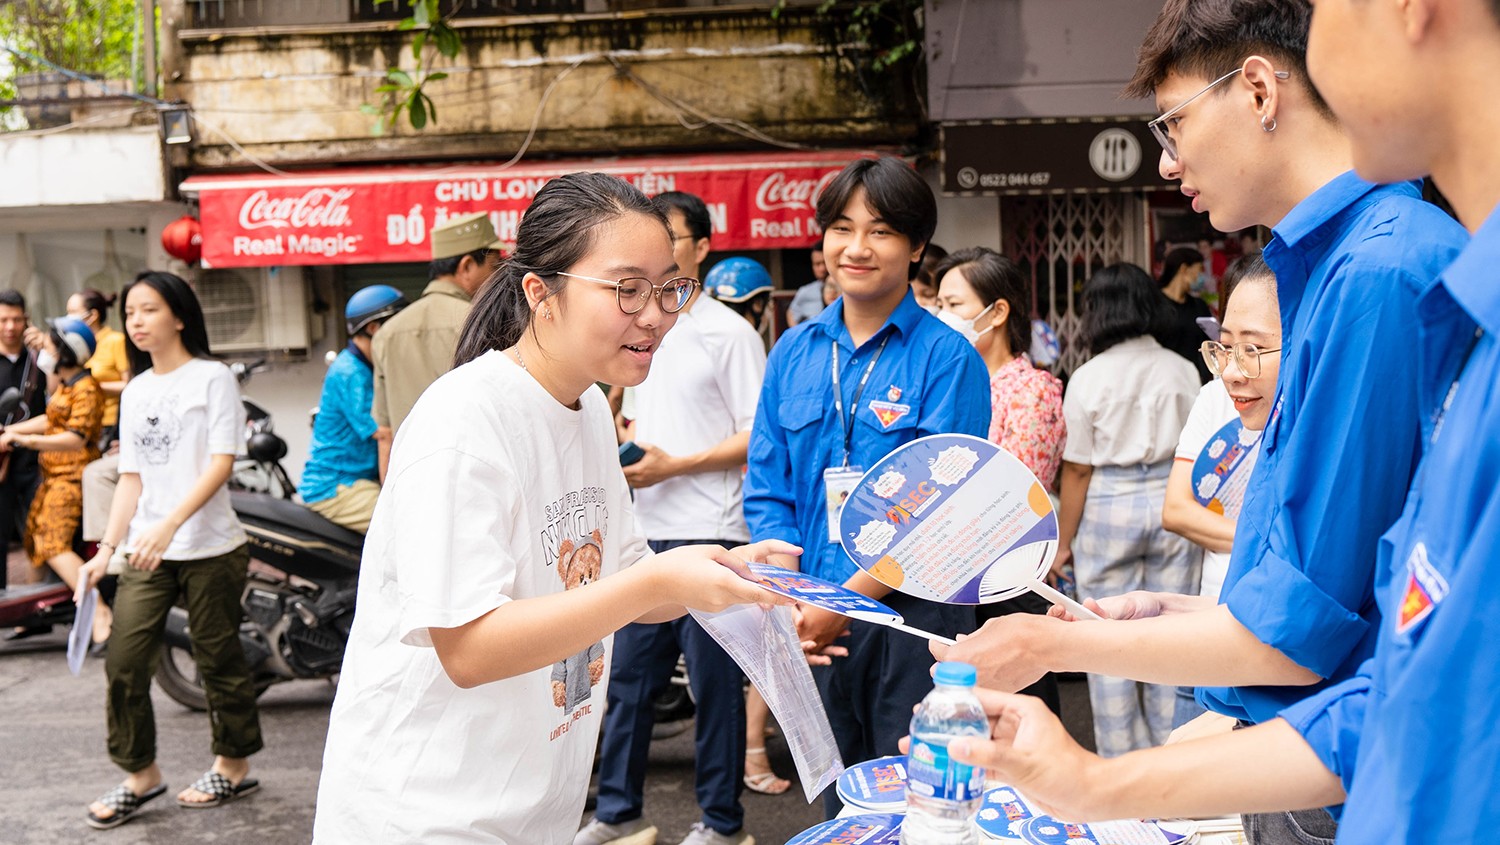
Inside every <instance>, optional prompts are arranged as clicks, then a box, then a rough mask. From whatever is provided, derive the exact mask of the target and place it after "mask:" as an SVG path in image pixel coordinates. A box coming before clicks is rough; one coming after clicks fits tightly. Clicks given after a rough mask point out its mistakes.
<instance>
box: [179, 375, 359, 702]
mask: <svg viewBox="0 0 1500 845" xmlns="http://www.w3.org/2000/svg"><path fill="white" fill-rule="evenodd" d="M263 363H264V362H256V363H254V364H250V365H247V366H243V367H239V368H238V369H236V370H235V375H236V377H237V378H238V379H239V381H240V384H241V386H242V387H243V386H245V385H246V384H247V383H248V382H249V377H250V375H251V374H252V373H254V372H256V371H257V370H258V368H259V367H260V366H261V365H262V364H263ZM245 410H246V444H245V457H244V459H243V460H241V461H237V462H236V464H235V471H234V473H233V474H232V475H231V478H230V494H229V498H230V502H231V503H232V505H233V507H234V512H235V515H236V516H238V517H239V521H240V524H241V525H242V526H243V527H244V530H245V535H246V538H247V539H248V541H249V544H250V572H249V578H248V580H247V582H246V585H245V592H244V594H243V595H242V597H241V600H240V605H241V607H242V608H243V610H244V614H245V615H244V619H243V620H242V621H241V623H240V644H241V646H242V647H243V648H244V650H245V658H246V660H247V661H248V662H249V664H250V670H251V676H252V678H253V680H254V683H255V689H256V693H257V695H258V694H260V693H263V692H265V691H266V690H267V689H269V688H270V687H271V686H273V685H275V684H278V683H282V682H285V681H291V680H298V679H309V678H311V679H323V680H328V681H330V682H333V681H334V680H335V679H336V678H337V675H338V672H339V668H340V666H341V665H342V664H343V660H344V647H345V646H346V645H347V643H348V640H349V627H350V625H351V624H353V621H354V595H355V589H356V587H357V585H358V582H359V560H360V555H361V554H362V552H363V549H364V539H365V538H364V535H363V534H359V533H357V532H354V531H350V530H348V529H347V528H343V527H341V526H339V525H335V524H334V523H332V522H330V521H328V520H327V519H324V518H323V517H321V516H319V515H318V514H316V513H314V512H313V511H311V510H309V509H308V508H306V507H304V506H303V505H300V504H298V503H296V502H294V501H292V500H291V497H292V495H293V494H294V493H295V492H296V489H297V488H296V485H294V484H293V483H292V480H291V477H290V476H289V475H288V474H287V471H286V468H285V467H284V466H283V465H282V463H281V459H282V458H284V457H286V453H287V447H286V441H285V440H282V439H281V437H280V436H279V435H277V434H276V433H275V430H274V427H273V426H272V422H271V415H270V413H269V412H268V411H266V410H265V409H264V408H262V407H260V406H259V405H257V404H255V403H254V402H253V401H252V400H250V399H248V398H246V399H245ZM189 624H190V621H189V619H188V615H187V611H186V610H184V609H183V608H181V607H176V608H173V609H172V611H171V612H170V614H169V615H168V617H167V626H166V633H165V637H164V638H163V643H162V655H161V661H160V664H159V666H158V668H157V673H156V682H157V685H158V686H159V687H161V689H162V691H163V692H165V693H166V694H167V696H168V697H170V698H171V699H172V700H173V701H176V702H178V703H179V704H182V705H184V706H186V707H190V708H193V709H196V710H206V709H207V708H208V701H207V698H206V697H205V696H204V693H203V683H202V677H201V676H200V674H199V672H198V668H197V665H196V664H195V663H194V662H193V658H192V641H191V638H190V637H189V634H188V630H189Z"/></svg>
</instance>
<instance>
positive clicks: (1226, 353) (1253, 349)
mask: <svg viewBox="0 0 1500 845" xmlns="http://www.w3.org/2000/svg"><path fill="white" fill-rule="evenodd" d="M1198 351H1199V352H1201V353H1203V363H1205V364H1207V365H1208V371H1209V372H1211V373H1213V374H1214V375H1216V376H1223V375H1224V370H1225V369H1227V368H1228V367H1229V359H1230V358H1231V357H1232V358H1233V359H1234V363H1235V366H1237V367H1239V368H1240V372H1242V373H1244V374H1245V378H1260V356H1262V355H1269V354H1271V353H1272V352H1280V351H1281V347H1277V348H1275V349H1261V348H1260V347H1259V346H1256V345H1255V344H1253V343H1236V344H1234V345H1233V346H1225V345H1224V344H1222V343H1219V342H1218V341H1216V340H1205V341H1203V345H1202V346H1200V347H1198Z"/></svg>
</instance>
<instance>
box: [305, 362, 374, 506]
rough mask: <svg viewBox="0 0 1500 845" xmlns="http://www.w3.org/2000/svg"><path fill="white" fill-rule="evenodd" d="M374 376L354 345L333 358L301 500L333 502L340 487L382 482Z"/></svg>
mask: <svg viewBox="0 0 1500 845" xmlns="http://www.w3.org/2000/svg"><path fill="white" fill-rule="evenodd" d="M374 401H375V373H374V370H373V369H372V368H371V366H370V361H369V359H368V358H366V357H365V356H364V355H361V354H360V351H359V350H358V349H356V348H355V346H354V344H353V343H350V344H349V345H348V347H346V348H345V349H344V351H343V352H340V353H339V355H338V357H337V358H335V359H333V365H332V366H330V367H329V368H328V374H327V375H325V376H324V377H323V395H322V397H321V398H320V399H319V400H318V420H317V422H315V423H314V424H313V432H312V445H311V447H310V448H309V450H308V451H309V454H308V458H307V466H306V467H304V468H303V470H302V488H301V493H302V501H304V502H321V501H323V500H324V499H331V498H333V496H334V494H336V493H338V488H339V485H340V484H353V483H354V482H355V481H358V480H359V479H361V478H364V479H369V480H370V481H374V480H376V479H377V478H379V477H380V475H379V473H380V469H379V460H380V458H379V454H378V452H377V451H376V447H375V418H374V417H372V416H370V406H371V404H372V403H373V402H374Z"/></svg>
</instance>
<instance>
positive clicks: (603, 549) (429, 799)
mask: <svg viewBox="0 0 1500 845" xmlns="http://www.w3.org/2000/svg"><path fill="white" fill-rule="evenodd" d="M671 237H672V236H671V232H670V230H669V228H668V225H667V221H666V219H665V218H664V217H663V216H662V215H661V213H660V212H659V211H657V210H656V209H655V208H654V207H653V206H652V205H651V203H650V201H649V200H648V199H647V198H646V197H645V195H643V194H642V193H640V191H638V190H636V189H635V188H634V187H632V186H630V185H629V184H628V183H626V182H624V181H622V180H620V179H617V178H615V177H612V176H606V175H603V174H596V173H573V174H569V175H567V176H563V177H560V178H558V179H555V180H553V181H551V182H549V183H548V184H547V185H546V186H544V187H543V188H542V189H541V190H540V191H539V192H538V193H537V195H536V198H535V200H534V201H533V202H532V205H531V207H530V208H529V209H528V210H527V212H526V214H525V216H524V217H523V218H522V220H521V225H520V228H519V230H518V232H517V239H516V250H515V252H514V253H513V254H512V255H510V256H509V257H508V258H507V259H506V261H505V262H504V263H503V264H502V266H501V268H500V269H499V270H498V271H497V273H496V274H495V276H494V277H493V278H492V279H491V280H490V281H489V282H488V283H487V284H486V286H485V288H484V289H483V290H482V291H481V292H480V294H479V296H478V297H477V298H476V299H475V301H474V305H473V308H472V310H471V311H470V314H469V317H468V320H467V321H466V323H465V325H464V330H463V334H462V337H461V339H460V342H459V348H458V354H457V356H456V361H455V363H456V366H455V368H454V369H453V370H452V371H451V372H449V373H448V374H446V375H444V376H443V377H442V378H439V379H438V380H437V381H436V382H434V383H433V385H432V386H431V387H429V388H428V389H427V391H426V392H425V393H423V395H422V398H421V399H420V400H419V401H418V402H417V405H416V408H415V409H414V410H413V411H412V414H411V416H409V417H407V419H406V422H405V423H404V424H403V425H402V426H401V431H400V432H399V433H398V435H397V437H396V442H395V446H394V450H393V456H392V460H391V467H390V472H389V474H388V475H387V478H386V483H385V487H384V489H383V490H382V492H381V496H380V502H379V504H378V505H377V506H376V509H375V516H374V519H373V521H372V522H371V525H370V532H369V535H368V537H367V539H366V541H365V555H364V561H363V564H362V568H361V572H360V583H359V599H358V606H359V609H358V611H357V612H356V614H355V620H354V626H353V630H352V631H351V632H350V640H349V647H348V650H347V652H346V654H345V658H344V664H343V674H342V676H341V678H340V682H339V690H338V695H337V697H336V699H335V701H334V705H333V713H332V716H331V719H330V724H329V729H328V744H327V748H326V750H325V752H324V759H323V777H322V782H321V783H320V785H319V789H318V811H317V819H316V821H315V823H314V830H313V838H314V841H315V842H318V843H324V845H335V843H359V845H367V843H372V842H380V843H404V842H421V843H442V842H503V843H511V845H554V844H555V843H556V844H560V843H568V842H571V841H572V839H573V835H574V833H575V832H576V831H577V828H578V820H579V817H580V815H581V814H582V811H583V804H584V798H585V796H586V793H587V790H588V782H589V772H590V768H591V764H592V760H593V756H594V749H595V741H596V738H597V735H598V731H599V725H600V719H601V717H602V715H603V710H604V700H605V699H604V693H605V685H606V684H607V683H608V678H609V659H610V651H611V639H612V637H611V635H612V634H613V633H614V632H615V631H616V630H618V629H619V628H621V627H623V626H624V625H626V624H627V623H629V622H636V621H643V622H661V621H666V620H668V619H671V618H675V617H677V616H679V615H681V614H682V613H683V612H684V606H689V607H693V608H699V609H704V610H720V609H723V608H726V607H728V606H730V605H733V604H737V603H744V602H768V603H769V602H777V601H778V600H777V599H776V598H775V597H774V596H772V595H771V594H770V593H767V592H765V591H764V590H762V589H760V588H759V587H756V586H755V585H754V584H753V583H752V582H750V581H748V580H746V579H745V577H744V576H746V575H748V572H747V571H746V570H745V568H744V565H743V562H742V559H743V558H752V557H763V556H764V555H765V554H766V553H769V552H784V551H786V550H787V549H792V548H793V547H790V546H788V545H786V544H784V543H764V544H757V546H752V547H741V548H740V549H737V550H736V551H735V552H728V551H725V550H724V549H722V548H719V547H717V546H689V547H683V548H681V549H676V550H673V551H670V552H664V553H662V554H659V555H651V554H650V553H649V551H648V549H647V547H646V541H645V538H644V537H643V536H642V535H641V533H640V531H639V529H638V527H637V525H636V521H635V518H634V515H633V513H632V510H631V502H630V496H629V491H628V489H627V488H626V484H625V478H624V475H623V473H622V472H621V470H620V464H619V458H618V449H617V445H616V439H615V429H614V424H613V422H612V420H611V418H610V411H609V406H608V402H607V400H606V398H605V395H604V394H603V393H602V392H601V391H600V390H598V388H597V387H596V386H595V385H596V383H599V382H603V383H606V384H615V385H635V384H639V383H640V382H641V381H642V380H644V379H645V377H646V374H647V371H648V369H649V368H650V366H651V359H652V355H653V354H654V353H655V351H656V349H657V345H658V344H659V343H660V340H661V337H662V335H663V334H665V333H666V331H667V330H668V329H670V328H671V327H672V325H673V323H674V322H675V321H676V312H677V311H678V310H679V309H680V308H681V307H682V306H683V305H684V304H686V302H687V299H688V297H689V296H690V295H691V294H692V291H693V288H694V286H695V285H696V284H697V282H696V280H694V279H686V278H681V277H679V276H678V269H677V266H676V263H675V262H674V259H673V256H672V240H671ZM798 551H800V550H794V551H793V552H792V553H798Z"/></svg>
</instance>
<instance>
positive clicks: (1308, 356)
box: [939, 0, 1464, 842]
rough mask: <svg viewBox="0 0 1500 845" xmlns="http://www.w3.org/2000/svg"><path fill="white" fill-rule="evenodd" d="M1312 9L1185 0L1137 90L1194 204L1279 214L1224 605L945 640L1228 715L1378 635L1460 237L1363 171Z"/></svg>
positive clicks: (1139, 601) (1143, 602) (1288, 696)
mask: <svg viewBox="0 0 1500 845" xmlns="http://www.w3.org/2000/svg"><path fill="white" fill-rule="evenodd" d="M1310 15H1311V10H1310V7H1309V5H1308V3H1307V2H1306V0H1239V2H1230V0H1171V2H1169V3H1168V4H1167V6H1166V7H1165V8H1164V9H1163V11H1162V13H1161V15H1160V17H1158V19H1157V22H1156V24H1155V25H1154V26H1153V27H1152V29H1151V31H1150V32H1149V33H1148V34H1147V36H1146V40H1145V42H1144V43H1143V45H1142V47H1141V52H1140V62H1139V65H1138V67H1137V71H1136V75H1135V78H1134V79H1133V81H1132V83H1131V86H1130V88H1129V89H1128V91H1127V93H1129V94H1137V95H1143V94H1151V93H1154V94H1155V96H1156V101H1157V104H1158V106H1159V107H1160V108H1161V109H1162V110H1163V114H1162V116H1161V117H1160V118H1158V119H1157V120H1155V121H1153V122H1152V127H1153V130H1154V131H1155V132H1156V133H1157V135H1158V138H1159V140H1161V142H1162V147H1163V152H1162V157H1161V171H1162V175H1163V176H1164V177H1166V178H1168V179H1176V180H1179V181H1180V182H1181V183H1182V191H1183V193H1184V194H1186V195H1188V196H1190V197H1192V199H1193V207H1194V209H1195V210H1198V211H1206V212H1207V213H1208V214H1209V218H1210V220H1211V221H1212V222H1213V224H1214V226H1215V228H1218V229H1220V230H1222V231H1234V230H1236V229H1242V228H1245V227H1248V226H1252V225H1266V226H1270V227H1272V233H1273V237H1272V239H1271V242H1270V244H1268V245H1267V247H1266V249H1265V253H1264V257H1265V259H1266V263H1267V264H1269V265H1270V267H1271V269H1272V270H1273V271H1274V272H1275V273H1276V277H1277V292H1278V297H1279V299H1280V304H1281V314H1282V324H1283V344H1282V348H1281V349H1280V350H1279V351H1272V352H1268V353H1266V354H1278V355H1280V356H1281V376H1280V380H1279V384H1278V387H1277V394H1276V399H1275V402H1274V404H1273V408H1272V413H1271V418H1270V421H1269V422H1268V424H1267V426H1266V429H1265V433H1264V434H1263V435H1262V436H1261V444H1262V445H1261V456H1260V459H1259V462H1258V463H1257V465H1256V469H1255V473H1254V476H1253V477H1252V479H1251V482H1250V488H1249V490H1247V492H1246V495H1245V506H1244V509H1243V511H1242V512H1241V514H1240V518H1239V521H1238V525H1237V528H1236V532H1235V543H1234V551H1233V557H1232V559H1231V563H1230V568H1229V573H1228V577H1227V578H1226V580H1225V583H1224V588H1223V591H1222V593H1221V595H1220V599H1219V602H1218V603H1217V604H1215V603H1214V602H1213V601H1212V600H1210V599H1205V598H1201V597H1197V596H1177V595H1167V594H1128V595H1127V596H1124V597H1118V598H1115V599H1105V600H1104V601H1103V602H1101V606H1102V610H1103V612H1104V613H1105V615H1108V616H1111V617H1114V618H1116V619H1130V620H1132V621H1131V622H1130V624H1128V625H1088V624H1072V623H1066V622H1063V621H1062V620H1059V619H1055V618H1047V617H1020V616H1012V617H1006V618H1004V619H999V620H995V621H994V622H991V623H989V624H987V625H986V626H985V628H984V629H983V630H982V631H981V632H979V634H977V635H976V636H975V637H973V638H971V639H969V640H966V641H965V642H963V643H960V644H959V645H958V646H957V647H955V648H953V649H952V650H950V651H947V652H946V659H953V660H965V661H969V662H974V663H977V664H979V665H980V668H981V673H980V677H981V682H982V683H988V684H989V685H991V686H995V687H998V688H1002V689H1004V688H1011V689H1014V688H1019V687H1021V686H1023V685H1024V684H1027V683H1031V682H1032V681H1034V680H1035V679H1036V678H1038V677H1040V676H1041V674H1042V672H1044V671H1047V670H1052V671H1084V672H1095V673H1100V674H1107V675H1113V676H1116V677H1125V678H1131V679H1134V680H1139V681H1145V682H1149V683H1165V684H1179V685H1195V686H1198V687H1200V689H1199V692H1198V696H1199V700H1200V701H1201V702H1202V703H1203V704H1204V705H1205V706H1206V707H1208V709H1209V710H1211V711H1215V712H1216V713H1218V714H1221V715H1222V716H1225V717H1229V718H1228V719H1220V724H1221V726H1224V728H1225V729H1227V725H1229V724H1232V721H1231V720H1238V721H1241V722H1250V723H1258V722H1262V721H1265V720H1268V719H1271V718H1274V717H1275V716H1276V714H1277V713H1278V712H1279V711H1280V710H1281V709H1282V708H1284V707H1286V706H1288V705H1290V704H1292V703H1294V702H1296V701H1298V700H1300V699H1302V698H1304V697H1306V696H1307V695H1308V694H1310V693H1311V692H1313V691H1315V690H1316V689H1317V688H1319V687H1320V686H1324V685H1327V684H1330V683H1334V682H1338V681H1342V680H1344V679H1346V678H1349V677H1351V676H1352V675H1354V674H1355V672H1356V671H1357V670H1358V668H1359V666H1360V664H1361V663H1362V662H1363V661H1364V660H1365V659H1366V658H1368V657H1369V656H1370V655H1371V654H1372V653H1373V651H1374V645H1375V637H1376V632H1377V630H1378V624H1379V611H1378V609H1377V607H1376V604H1375V600H1374V582H1375V577H1374V576H1375V554H1376V548H1377V541H1378V538H1379V537H1380V534H1381V532H1382V531H1383V530H1384V529H1385V528H1386V527H1387V526H1389V525H1390V524H1391V523H1392V522H1393V521H1394V520H1395V519H1396V517H1397V516H1398V515H1399V514H1400V512H1401V506H1402V501H1403V494H1404V491H1405V490H1406V488H1407V485H1408V484H1409V482H1410V480H1411V476H1412V473H1413V471H1414V469H1415V466H1416V461H1417V458H1418V454H1419V450H1418V442H1419V428H1420V425H1419V414H1418V412H1417V408H1418V392H1417V378H1416V365H1417V361H1416V358H1415V356H1413V355H1412V354H1411V350H1410V348H1409V342H1410V339H1411V338H1413V337H1415V336H1416V334H1417V327H1418V322H1419V320H1418V316H1417V311H1416V302H1417V297H1418V295H1419V294H1420V292H1421V291H1422V290H1423V289H1424V288H1425V287H1426V286H1427V285H1429V284H1430V283H1431V281H1432V280H1433V279H1434V278H1436V276H1437V275H1438V273H1439V272H1440V271H1441V270H1442V268H1444V267H1445V266H1447V265H1448V263H1449V262H1450V261H1451V260H1452V259H1453V257H1454V256H1455V255H1456V254H1457V252H1458V250H1459V248H1460V247H1461V246H1462V244H1463V242H1464V235H1463V231H1462V228H1461V227H1459V226H1458V225H1457V224H1456V223H1454V222H1453V220H1452V219H1450V218H1448V217H1447V216H1446V215H1444V214H1443V213H1442V212H1440V211H1439V210H1438V209H1437V208H1436V207H1434V206H1432V205H1431V204H1429V203H1426V202H1423V201H1422V199H1421V197H1420V194H1419V191H1418V189H1417V187H1416V186H1415V185H1413V184H1410V183H1401V184H1394V185H1385V186H1376V185H1373V184H1370V183H1368V182H1365V181H1363V180H1361V179H1360V178H1359V177H1358V176H1357V175H1355V174H1354V173H1353V172H1352V170H1351V168H1352V165H1353V157H1352V152H1351V150H1350V143H1349V139H1348V137H1347V136H1346V135H1345V133H1344V131H1343V129H1342V127H1341V126H1340V124H1339V122H1338V121H1337V119H1335V118H1334V117H1333V115H1332V114H1331V113H1330V112H1329V110H1328V107H1327V105H1326V104H1325V103H1324V102H1323V101H1322V99H1321V98H1320V96H1319V94H1318V92H1317V90H1316V88H1315V87H1314V86H1313V85H1312V84H1310V82H1309V79H1308V74H1307V69H1306V64H1305V50H1306V39H1307V32H1308V22H1309V20H1310ZM1372 84H1373V83H1372ZM939 651H941V649H939ZM1309 826H1313V827H1316V828H1318V829H1319V830H1320V831H1321V832H1322V833H1323V834H1325V835H1331V834H1332V830H1333V824H1332V820H1331V819H1329V818H1328V817H1327V815H1326V814H1321V815H1320V814H1318V813H1312V814H1309V815H1308V816H1306V817H1303V818H1300V819H1288V818H1284V817H1274V818H1265V819H1257V818H1247V828H1248V829H1249V833H1250V836H1251V841H1252V842H1257V841H1260V842H1271V841H1279V840H1280V839H1281V838H1282V837H1284V836H1286V835H1288V833H1287V828H1296V829H1302V830H1304V832H1307V831H1306V829H1307V828H1308V827H1309ZM1312 832H1317V831H1312Z"/></svg>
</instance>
